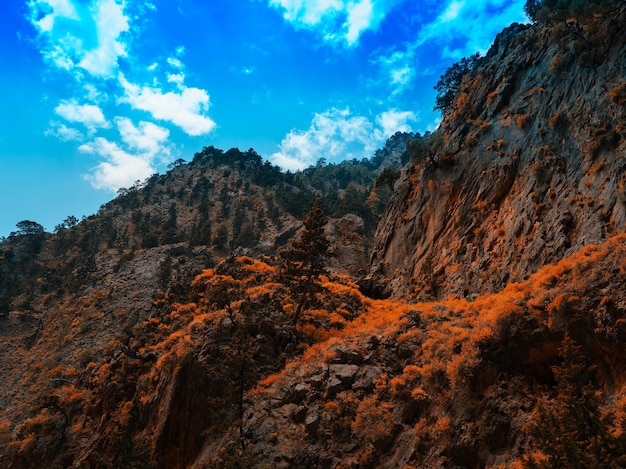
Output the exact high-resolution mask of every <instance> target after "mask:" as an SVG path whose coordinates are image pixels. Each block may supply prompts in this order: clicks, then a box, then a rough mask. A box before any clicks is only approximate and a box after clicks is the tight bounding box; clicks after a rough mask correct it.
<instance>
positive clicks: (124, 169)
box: [79, 117, 170, 191]
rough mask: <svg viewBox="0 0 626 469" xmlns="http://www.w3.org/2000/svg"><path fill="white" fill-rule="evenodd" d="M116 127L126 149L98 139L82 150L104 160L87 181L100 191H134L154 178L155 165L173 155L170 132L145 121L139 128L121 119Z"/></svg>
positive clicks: (82, 146)
mask: <svg viewBox="0 0 626 469" xmlns="http://www.w3.org/2000/svg"><path fill="white" fill-rule="evenodd" d="M115 123H116V125H117V129H118V132H119V134H120V137H121V140H122V142H123V144H124V145H123V146H122V145H120V144H119V143H117V142H111V141H109V140H107V139H105V138H103V137H97V138H95V139H94V140H93V141H92V142H89V143H85V144H83V145H81V146H80V147H79V150H80V151H81V152H83V153H86V154H91V155H95V156H97V157H98V158H100V159H102V160H104V161H102V162H100V163H99V164H98V165H97V166H96V167H95V168H94V171H93V174H91V175H89V176H87V177H86V179H87V180H88V181H89V182H90V183H91V185H92V186H93V187H94V188H96V189H107V190H111V191H117V190H118V189H119V188H121V187H130V186H131V185H132V184H133V183H134V182H135V181H137V180H139V181H143V180H144V179H146V178H147V177H149V176H151V175H152V174H154V173H155V172H156V169H155V167H154V166H155V163H157V162H158V161H159V160H165V159H167V157H169V155H170V150H169V148H168V146H167V139H168V137H169V131H168V130H167V129H165V128H163V127H159V126H158V125H155V124H153V123H151V122H143V121H142V122H140V123H139V125H138V126H135V125H134V124H133V122H132V121H131V120H130V119H128V118H125V117H117V118H116V119H115Z"/></svg>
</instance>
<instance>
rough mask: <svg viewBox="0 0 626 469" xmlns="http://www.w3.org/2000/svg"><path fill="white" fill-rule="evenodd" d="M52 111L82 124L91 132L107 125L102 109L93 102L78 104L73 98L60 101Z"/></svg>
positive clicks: (70, 120)
mask: <svg viewBox="0 0 626 469" xmlns="http://www.w3.org/2000/svg"><path fill="white" fill-rule="evenodd" d="M54 112H56V113H57V114H58V115H59V116H61V117H62V118H64V119H65V120H67V121H69V122H75V123H80V124H83V125H84V126H85V127H87V128H88V129H89V130H90V131H91V132H94V131H95V130H96V129H97V128H101V127H104V128H106V127H109V123H108V122H107V121H106V119H105V118H104V114H103V112H102V109H100V108H99V107H98V106H96V105H94V104H78V103H77V102H76V101H74V100H70V101H61V104H59V105H58V106H57V107H56V108H55V109H54Z"/></svg>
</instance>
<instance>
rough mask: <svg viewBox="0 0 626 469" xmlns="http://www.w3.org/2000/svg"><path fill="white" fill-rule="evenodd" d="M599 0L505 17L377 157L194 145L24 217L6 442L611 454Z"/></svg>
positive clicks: (613, 191) (617, 289)
mask: <svg viewBox="0 0 626 469" xmlns="http://www.w3.org/2000/svg"><path fill="white" fill-rule="evenodd" d="M600 3H603V8H606V10H605V11H603V14H597V13H595V14H594V13H593V12H592V13H589V11H587V10H585V14H584V15H578V13H577V16H576V18H575V19H572V18H570V17H569V16H568V15H565V14H564V13H563V14H561V16H557V15H553V16H549V15H548V16H546V13H545V11H542V12H541V15H543V16H541V18H542V20H541V21H539V22H536V23H533V24H531V25H513V26H511V27H510V28H508V29H506V30H505V31H503V32H502V33H501V34H500V35H498V37H497V38H496V40H495V42H494V45H493V46H492V48H491V49H490V51H489V52H488V54H487V55H486V57H485V58H482V59H480V60H479V61H478V62H477V63H476V67H474V68H472V69H471V70H468V71H466V72H464V74H463V76H462V80H461V81H460V83H459V85H460V86H459V89H458V90H456V91H455V92H454V93H453V97H454V99H453V100H452V101H451V102H450V103H449V105H448V106H446V114H445V119H444V122H443V123H442V125H441V127H440V129H439V130H438V131H436V132H434V133H432V134H428V135H426V136H424V137H421V136H419V135H411V134H396V135H394V136H393V137H392V138H390V139H389V141H388V142H387V145H386V147H385V148H383V149H381V150H379V151H378V152H377V153H376V154H375V155H374V157H373V158H371V159H369V160H363V161H350V162H345V163H341V164H324V163H323V162H322V161H320V163H319V164H318V165H316V166H314V167H311V168H309V169H307V170H304V171H302V172H298V173H289V172H287V173H282V172H281V171H279V170H278V168H276V167H274V166H273V165H271V164H270V163H267V162H264V161H263V160H262V158H261V157H260V155H258V154H257V153H256V152H254V150H248V151H246V152H241V151H239V150H237V149H231V150H228V151H226V152H224V151H222V150H218V149H216V148H214V147H205V148H204V149H202V150H201V151H200V152H198V153H196V155H195V156H194V157H193V159H192V161H190V162H188V163H187V162H185V161H182V160H181V161H177V162H175V163H174V164H173V165H172V167H171V168H170V170H169V171H168V173H167V174H164V175H161V176H158V175H155V176H153V177H151V178H149V179H148V180H147V181H144V182H138V183H136V184H135V186H133V187H132V188H129V189H124V190H122V191H120V193H119V195H118V197H117V198H115V199H114V200H112V201H111V202H109V203H107V204H105V205H103V206H102V207H101V208H100V210H99V212H98V213H97V214H95V215H93V216H91V217H87V218H85V219H83V220H82V221H80V222H79V221H78V220H75V219H73V218H70V217H68V219H67V220H66V221H64V222H63V223H62V224H61V225H59V226H58V227H57V229H56V230H55V233H54V234H51V233H44V232H43V230H40V229H39V228H40V227H38V226H37V224H36V223H26V224H23V225H21V226H20V227H18V228H19V229H20V231H19V232H17V233H15V234H14V235H12V236H10V237H9V238H8V239H6V240H3V242H2V243H0V380H2V382H3V383H4V386H3V388H2V389H0V466H2V467H7V468H12V469H22V468H23V469H26V468H28V469H30V468H39V467H41V468H44V467H45V468H50V467H75V468H79V467H81V468H82V467H89V468H154V467H158V468H174V469H178V468H181V469H182V468H189V467H196V468H253V467H256V468H268V467H272V468H274V467H276V468H291V467H298V468H299V467H314V468H317V467H320V468H378V467H382V468H407V469H410V468H512V469H513V468H515V469H519V468H562V467H580V468H588V467H597V468H618V467H626V459H625V456H624V455H626V387H625V385H626V361H625V358H624V354H623V350H624V347H625V345H626V234H624V227H625V224H626V192H625V189H624V184H625V183H626V179H625V178H626V176H625V174H626V171H625V170H626V164H625V163H624V162H625V161H626V160H625V158H624V156H625V155H626V143H625V140H626V131H625V129H626V75H625V73H624V70H626V62H625V61H624V60H625V59H624V57H626V39H625V38H624V35H623V31H624V30H625V29H626V6H625V5H623V4H622V2H611V1H606V2H600ZM559 11H560V10H559ZM563 11H565V10H563ZM407 141H408V142H409V143H408V145H407ZM407 149H408V150H407Z"/></svg>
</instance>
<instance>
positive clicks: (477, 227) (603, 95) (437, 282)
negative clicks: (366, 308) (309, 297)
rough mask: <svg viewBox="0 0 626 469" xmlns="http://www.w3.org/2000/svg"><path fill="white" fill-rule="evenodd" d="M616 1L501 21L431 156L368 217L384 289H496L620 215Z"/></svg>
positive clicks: (624, 81)
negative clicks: (610, 7)
mask: <svg viewBox="0 0 626 469" xmlns="http://www.w3.org/2000/svg"><path fill="white" fill-rule="evenodd" d="M625 27H626V6H624V5H622V6H620V7H617V8H616V9H615V10H614V11H613V12H612V14H611V15H606V16H602V17H600V16H595V17H592V18H588V19H587V21H586V22H585V23H584V24H582V23H577V22H574V21H570V22H565V23H561V24H557V25H554V26H551V27H546V26H539V25H533V26H524V25H513V26H512V27H510V28H508V29H507V30H505V31H503V32H502V33H501V34H499V35H498V37H497V38H496V41H495V43H494V45H493V46H492V48H491V49H490V51H489V52H488V54H487V57H486V60H485V63H484V65H483V67H482V68H479V69H478V70H477V71H476V73H475V74H473V76H471V77H467V78H466V79H465V81H464V83H463V86H462V88H461V91H460V93H459V95H458V97H457V103H456V106H455V110H454V112H452V113H450V114H449V115H447V116H446V117H445V119H444V122H443V123H442V125H441V130H440V131H441V132H442V133H443V144H442V146H441V147H440V149H439V151H438V156H437V162H436V163H432V162H425V161H423V162H417V163H416V164H414V165H409V167H408V169H407V170H406V171H405V172H404V173H403V176H402V178H401V179H400V181H399V182H398V186H396V194H395V196H394V198H393V199H392V201H391V202H390V204H389V206H388V209H387V212H386V213H385V214H384V216H383V217H382V219H381V221H380V222H379V225H378V229H377V233H376V240H377V242H376V245H375V247H374V250H373V257H372V270H371V272H372V273H373V276H374V278H375V279H376V280H377V281H378V282H379V284H382V285H384V286H385V288H386V289H387V291H388V292H389V293H392V294H395V295H402V294H410V295H413V296H416V297H418V298H422V299H424V298H429V297H431V298H432V297H444V296H447V295H450V294H454V295H458V296H462V297H467V296H472V295H474V294H480V293H484V292H490V291H497V290H499V289H501V288H503V287H504V286H505V285H506V284H507V283H509V282H511V281H520V280H523V279H525V278H527V277H528V276H529V275H530V274H531V273H533V272H535V271H536V270H537V269H538V268H539V267H540V266H542V265H545V264H547V263H552V262H556V261H558V260H559V259H562V258H563V257H565V256H567V255H569V254H571V253H572V252H575V251H576V250H578V249H579V248H580V247H582V246H585V245H588V244H592V243H598V242H601V241H602V240H604V239H606V238H607V237H608V236H610V235H612V234H615V233H616V232H619V231H621V230H623V229H624V226H625V223H626V210H625V203H626V194H625V189H624V185H625V183H626V171H625V169H626V158H625V156H626V145H625V139H626V105H625V104H626V41H624V35H623V31H624V29H625Z"/></svg>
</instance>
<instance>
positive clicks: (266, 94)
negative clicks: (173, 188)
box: [0, 0, 527, 237]
mask: <svg viewBox="0 0 626 469" xmlns="http://www.w3.org/2000/svg"><path fill="white" fill-rule="evenodd" d="M524 3H525V0H473V1H470V0H424V1H416V0H406V1H403V0H228V1H220V0H151V1H145V0H3V1H2V6H0V70H2V73H0V237H1V236H8V234H9V233H10V232H11V231H14V230H15V229H16V228H15V224H16V223H17V222H19V221H21V220H32V221H36V222H38V223H40V224H42V225H43V226H44V228H45V229H46V230H47V231H52V230H53V229H54V227H55V226H56V225H57V224H59V223H61V222H62V221H63V220H64V219H65V218H66V217H67V216H69V215H74V216H77V217H78V218H81V217H82V216H88V215H91V214H93V213H95V212H97V211H98V208H99V207H100V206H101V205H102V204H103V203H106V202H108V201H109V200H111V199H112V198H114V197H115V195H116V193H117V190H118V189H120V188H122V187H125V188H128V187H130V186H132V185H133V184H134V183H135V182H136V181H143V180H145V179H146V178H147V177H149V176H150V175H152V174H154V173H163V172H165V171H167V166H168V164H170V163H171V162H172V161H175V160H177V159H180V158H182V159H183V160H185V161H191V159H193V155H194V154H195V153H196V152H198V151H200V150H202V148H203V147H205V146H209V145H214V146H216V147H218V148H222V149H224V150H227V149H229V148H232V147H237V148H239V149H241V150H242V151H245V150H247V149H249V148H253V149H255V150H256V151H257V152H258V153H259V154H260V155H261V156H263V158H265V159H267V160H269V161H271V162H273V163H274V164H277V165H279V166H281V167H282V168H283V169H285V170H297V169H301V168H304V167H307V166H309V165H311V164H315V163H316V162H317V161H318V160H319V159H320V158H325V160H326V161H327V162H339V161H341V160H343V159H352V158H359V159H360V158H364V157H370V156H372V155H373V153H374V152H375V150H376V149H377V148H381V147H382V146H383V145H384V143H385V141H386V139H387V138H388V137H390V136H391V135H393V134H394V133H395V132H397V131H410V132H420V133H423V132H425V131H427V130H434V129H435V128H436V127H437V125H438V123H439V120H440V116H439V114H438V113H437V112H435V111H433V105H434V99H435V91H434V90H433V86H434V84H435V83H436V81H437V80H438V78H439V77H440V76H441V74H442V73H443V72H444V71H445V70H446V68H447V67H449V66H450V65H451V64H452V63H454V62H456V61H457V60H459V59H460V58H461V57H464V56H468V55H470V54H473V53H475V52H477V51H478V52H481V53H485V52H486V51H487V50H488V49H489V46H490V45H491V44H492V42H493V40H494V38H495V35H496V34H497V33H498V32H499V31H501V30H502V29H503V28H504V27H506V26H508V25H510V24H511V23H513V22H526V21H527V19H526V17H525V16H524V13H523V5H524Z"/></svg>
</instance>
